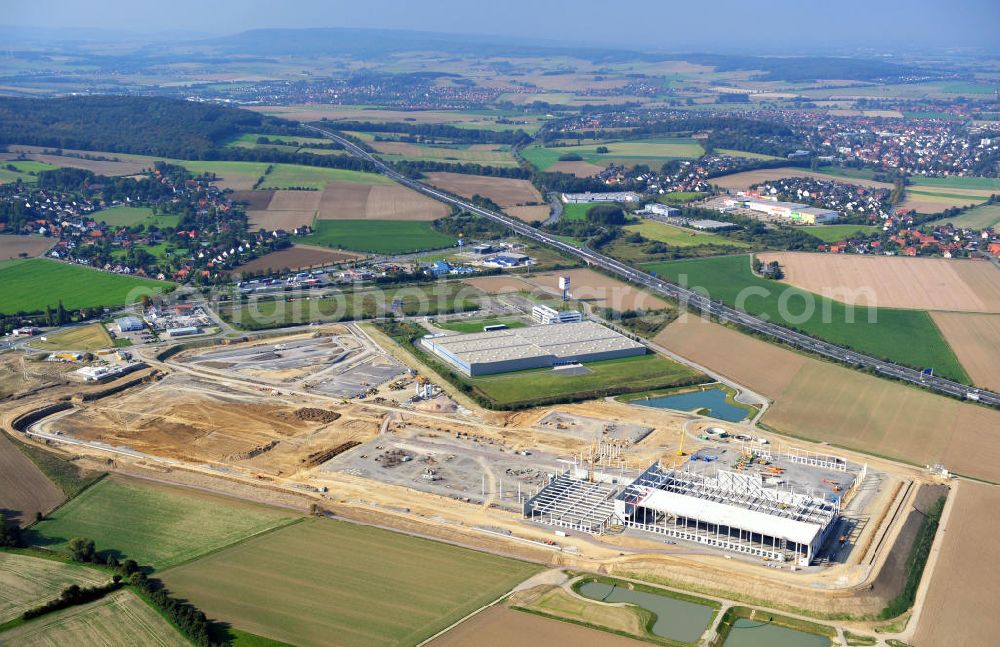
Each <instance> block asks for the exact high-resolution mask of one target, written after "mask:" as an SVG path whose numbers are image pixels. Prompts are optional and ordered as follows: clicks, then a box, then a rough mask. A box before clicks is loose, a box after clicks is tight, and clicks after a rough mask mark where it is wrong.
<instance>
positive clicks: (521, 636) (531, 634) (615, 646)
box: [429, 606, 649, 647]
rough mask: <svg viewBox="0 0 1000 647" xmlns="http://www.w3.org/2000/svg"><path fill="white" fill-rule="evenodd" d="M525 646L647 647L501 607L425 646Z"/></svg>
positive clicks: (621, 637) (599, 632)
mask: <svg viewBox="0 0 1000 647" xmlns="http://www.w3.org/2000/svg"><path fill="white" fill-rule="evenodd" d="M526 644H537V645H546V647H640V646H641V645H648V644H649V643H647V642H643V641H639V640H632V639H631V638H625V637H624V636H616V635H614V634H610V633H607V632H604V631H600V630H598V629H591V628H589V627H582V626H580V625H575V624H571V623H569V622H562V621H560V620H552V619H550V618H543V617H541V616H537V615H534V614H532V613H527V612H523V611H514V610H513V609H508V608H507V607H504V606H493V607H490V608H489V609H486V610H484V611H481V612H480V613H477V614H476V615H475V616H473V617H471V618H469V619H468V620H466V621H465V622H463V623H462V624H460V625H458V626H457V627H455V628H454V629H452V630H451V631H449V632H448V633H446V634H444V635H442V636H440V637H439V638H436V639H434V640H433V641H431V642H430V643H429V645H430V647H465V646H466V645H478V646H479V647H508V646H509V645H526Z"/></svg>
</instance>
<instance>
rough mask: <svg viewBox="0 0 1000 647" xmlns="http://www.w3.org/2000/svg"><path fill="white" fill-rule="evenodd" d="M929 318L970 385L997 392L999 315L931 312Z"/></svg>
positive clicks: (999, 359) (998, 376) (999, 368)
mask: <svg viewBox="0 0 1000 647" xmlns="http://www.w3.org/2000/svg"><path fill="white" fill-rule="evenodd" d="M931 318H933V319H934V323H936V324H937V326H938V328H940V329H941V334H943V335H944V338H945V339H946V340H947V341H948V344H949V345H950V346H951V349H952V350H953V351H955V355H957V356H958V361H959V362H961V363H962V367H963V368H964V369H965V372H966V373H968V374H969V377H970V378H972V383H973V384H975V385H976V386H979V387H982V388H985V389H989V390H991V391H1000V314H992V315H987V314H965V313H959V312H933V313H931Z"/></svg>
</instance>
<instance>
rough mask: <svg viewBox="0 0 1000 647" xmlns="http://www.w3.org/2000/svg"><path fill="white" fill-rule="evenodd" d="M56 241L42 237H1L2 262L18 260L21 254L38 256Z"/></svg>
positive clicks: (0, 251) (0, 252)
mask: <svg viewBox="0 0 1000 647" xmlns="http://www.w3.org/2000/svg"><path fill="white" fill-rule="evenodd" d="M55 243H56V241H55V240H54V239H52V238H42V237H40V236H0V260H4V259H8V258H18V256H19V255H21V254H27V255H28V256H38V255H39V254H41V253H42V252H44V251H45V250H47V249H48V248H49V247H52V245H54V244H55Z"/></svg>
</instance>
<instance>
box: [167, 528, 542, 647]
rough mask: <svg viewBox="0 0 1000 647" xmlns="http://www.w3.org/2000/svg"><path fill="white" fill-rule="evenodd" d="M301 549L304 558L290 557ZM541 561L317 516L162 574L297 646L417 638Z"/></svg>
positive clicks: (234, 620) (204, 605) (238, 622)
mask: <svg viewBox="0 0 1000 647" xmlns="http://www.w3.org/2000/svg"><path fill="white" fill-rule="evenodd" d="M289 555H295V556H296V557H295V559H291V560H290V559H289ZM537 570H538V567H537V566H534V565H532V564H528V563H525V562H518V561H515V560H511V559H506V558H502V557H496V556H493V555H489V554H487V553H480V552H476V551H473V550H469V549H466V548H459V547H456V546H451V545H448V544H443V543H438V542H434V541H429V540H425V539H418V538H415V537H410V536H407V535H402V534H398V533H394V532H389V531H386V530H381V529H378V528H374V527H371V526H360V525H354V524H350V523H344V522H338V521H331V520H328V519H313V520H309V521H305V522H303V523H300V524H295V525H293V526H289V527H287V528H283V529H281V530H278V531H276V532H273V533H268V534H267V535H263V536H260V537H255V538H253V539H250V540H248V541H245V542H243V543H241V544H239V545H236V546H233V547H232V548H229V549H227V550H224V551H220V552H217V553H214V554H212V555H209V556H208V557H205V558H203V559H201V560H199V561H197V562H195V563H192V564H186V565H184V566H180V567H178V568H175V569H173V570H171V571H169V572H167V573H165V574H164V575H163V579H164V581H165V582H166V584H167V586H168V587H170V589H171V590H172V591H174V592H175V593H176V594H178V595H180V596H182V597H185V598H187V599H189V600H191V602H192V603H193V604H195V605H197V606H198V607H199V608H201V609H202V610H204V611H205V612H206V613H207V614H208V615H209V616H211V617H213V618H218V619H220V620H223V621H225V622H229V623H231V624H232V625H233V626H235V627H237V628H239V629H243V630H246V631H250V632H252V633H255V634H257V635H260V636H265V637H268V638H273V639H275V640H281V641H284V642H288V643H291V644H295V645H303V646H309V645H328V644H330V637H331V636H336V642H337V644H338V645H343V646H345V647H346V646H351V645H365V646H380V645H414V644H417V643H419V642H420V641H421V640H423V639H424V638H427V637H428V636H431V635H433V634H434V633H436V632H437V631H440V630H441V629H444V628H445V627H447V626H449V625H450V624H451V623H453V622H455V621H457V620H458V619H460V618H462V617H463V616H465V615H467V614H468V613H470V612H472V611H473V610H475V609H478V608H479V607H481V606H482V605H484V604H487V603H489V602H491V601H492V600H495V599H496V598H498V597H499V596H500V595H502V594H504V593H506V592H507V591H509V590H510V589H511V588H512V587H513V586H514V585H516V584H517V583H519V582H521V581H523V580H524V579H526V578H527V577H529V576H531V575H532V574H533V573H534V572H536V571H537Z"/></svg>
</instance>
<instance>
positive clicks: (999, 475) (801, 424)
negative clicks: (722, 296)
mask: <svg viewBox="0 0 1000 647" xmlns="http://www.w3.org/2000/svg"><path fill="white" fill-rule="evenodd" d="M655 341H656V342H657V343H658V344H660V345H662V346H664V347H666V348H668V349H670V350H672V351H674V352H676V353H678V354H679V355H681V356H683V357H686V358H688V359H691V360H693V361H695V362H697V363H699V364H702V365H704V366H706V367H708V368H710V369H712V370H714V371H716V372H718V373H720V374H722V375H724V376H726V377H728V378H730V379H732V380H734V381H736V382H738V383H741V384H745V385H746V386H747V387H748V388H750V389H752V390H753V391H756V392H758V393H762V394H764V395H766V396H768V397H769V398H771V399H772V400H774V404H772V405H771V407H770V408H769V409H768V411H767V413H766V414H765V415H764V418H763V422H764V423H765V424H768V425H770V426H772V427H774V428H775V429H776V430H778V431H780V432H784V433H787V434H790V435H793V436H799V437H802V438H807V439H809V440H813V441H827V442H829V443H831V444H833V445H839V446H843V447H847V448H849V449H854V450H857V451H862V452H868V453H873V454H878V455H882V456H887V457H890V458H895V459H899V460H903V461H906V462H909V463H913V464H916V465H928V464H932V463H942V464H944V465H946V466H947V467H948V469H950V470H952V471H953V472H956V473H958V474H963V475H967V476H971V477H975V478H980V479H984V480H988V481H993V482H1000V411H996V410H993V409H988V408H986V407H980V406H976V405H974V404H966V403H962V402H959V401H957V400H953V399H950V398H946V397H943V396H939V395H934V394H932V393H927V392H925V391H922V390H919V389H917V388H914V387H909V386H906V385H903V384H897V383H895V382H890V381H888V380H883V379H880V378H877V377H873V376H870V375H864V374H861V373H857V372H855V371H852V370H851V369H849V368H845V367H842V366H838V365H835V364H832V363H829V362H823V361H820V360H817V359H813V358H810V357H806V356H804V355H800V354H798V353H795V352H793V351H790V350H786V349H783V348H780V347H778V346H774V345H772V344H769V343H767V342H765V341H761V340H759V339H754V338H752V337H749V336H746V335H743V334H741V333H739V332H736V331H735V330H731V329H728V328H725V327H723V326H720V325H718V324H715V323H710V322H706V321H703V320H702V319H700V318H697V317H693V316H689V317H687V318H683V317H682V318H681V319H679V320H677V321H675V322H673V323H671V324H670V325H669V326H667V327H666V328H665V329H664V331H663V332H661V333H660V334H659V335H657V336H656V338H655Z"/></svg>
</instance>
